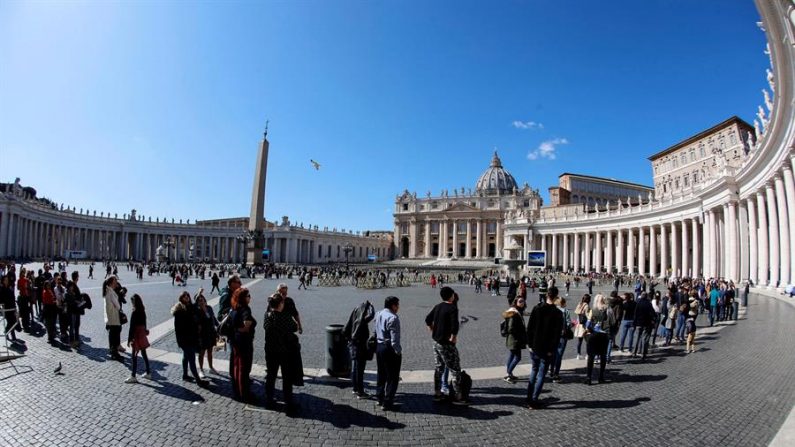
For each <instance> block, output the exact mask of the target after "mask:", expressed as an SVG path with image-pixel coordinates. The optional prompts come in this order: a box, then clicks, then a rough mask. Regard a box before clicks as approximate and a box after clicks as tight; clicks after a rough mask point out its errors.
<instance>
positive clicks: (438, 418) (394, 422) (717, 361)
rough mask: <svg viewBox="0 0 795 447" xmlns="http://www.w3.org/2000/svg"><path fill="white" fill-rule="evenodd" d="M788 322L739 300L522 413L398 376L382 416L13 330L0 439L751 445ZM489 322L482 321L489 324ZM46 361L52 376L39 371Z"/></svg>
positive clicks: (777, 405)
mask: <svg viewBox="0 0 795 447" xmlns="http://www.w3.org/2000/svg"><path fill="white" fill-rule="evenodd" d="M161 278H162V277H161ZM261 284H262V283H261ZM265 285H266V284H263V287H264V286H265ZM84 287H86V286H84ZM146 287H151V288H152V290H153V291H154V290H155V289H160V288H162V287H160V286H159V285H150V286H141V290H144V289H145V288H146ZM168 287H169V288H170V287H171V286H170V284H168ZM270 288H271V287H270V286H268V290H270ZM165 295H169V296H170V295H173V293H164V296H163V297H162V298H160V297H156V296H155V294H154V293H152V294H150V300H149V301H151V302H152V304H151V305H150V307H149V308H150V309H153V310H154V309H155V308H158V306H161V305H163V306H165V307H168V305H170V304H169V303H170V302H173V300H172V301H168V300H167V297H166V296H165ZM318 296H321V295H320V294H318ZM484 298H485V297H484ZM488 298H490V297H488ZM488 298H486V299H488ZM161 299H162V301H163V302H162V303H160V302H159V301H155V300H161ZM319 299H320V298H319ZM350 299H351V300H352V302H356V301H357V300H359V297H356V296H353V297H351V298H350ZM463 299H465V298H463V297H462V300H463ZM149 301H147V303H148V304H149ZM95 302H97V300H96V299H95ZM429 304H430V303H429ZM469 304H470V303H468V302H465V303H464V307H467V306H468V305H469ZM346 307H347V306H346ZM499 307H502V306H501V305H500V306H499ZM99 308H100V309H101V307H99ZM95 309H96V308H95ZM347 312H348V310H346V311H345V312H344V313H347ZM402 312H406V309H405V308H403V309H402ZM465 313H468V312H465ZM99 314H100V315H101V312H100V313H99ZM406 314H408V312H406ZM473 315H474V313H473ZM100 318H101V317H100ZM794 318H795V308H793V307H792V306H789V305H787V304H785V303H781V302H779V301H777V300H772V299H768V298H762V297H757V296H752V297H751V300H750V305H749V308H748V312H747V314H746V317H745V318H744V319H743V320H741V321H740V322H739V324H737V325H733V326H728V327H725V328H723V329H722V330H721V331H719V332H718V333H717V334H715V335H710V336H704V337H702V339H700V340H699V342H700V344H699V345H698V347H699V350H698V352H696V353H695V354H690V355H685V354H683V352H682V349H681V348H679V347H676V348H673V349H671V350H658V351H656V352H655V353H654V354H653V355H652V357H651V360H650V361H649V362H648V363H645V364H640V363H637V362H635V361H634V360H623V359H622V360H617V361H616V363H615V364H614V365H610V366H608V378H609V379H610V382H609V383H607V384H604V385H594V386H586V385H583V384H581V383H579V382H580V381H581V379H582V377H583V369H584V362H582V366H581V367H579V368H577V369H575V370H568V371H564V372H563V374H562V376H563V378H564V380H565V381H566V383H563V384H548V385H545V390H546V391H545V393H544V394H543V399H544V400H545V402H546V403H547V404H548V407H547V408H546V409H544V410H534V411H530V410H526V409H525V408H524V407H523V405H522V404H523V402H524V399H525V395H526V382H520V383H518V384H516V385H510V384H507V383H505V382H502V381H500V380H484V381H476V382H475V384H474V389H473V392H472V405H471V406H470V407H468V408H460V407H451V406H448V405H439V404H434V403H432V401H431V393H432V389H431V388H432V386H431V385H430V384H402V385H401V386H400V388H399V390H398V397H397V400H398V401H399V402H400V403H402V407H401V408H400V411H398V412H384V411H382V410H379V409H377V408H376V404H375V402H374V401H359V400H356V399H353V398H352V397H351V394H350V390H349V389H348V388H347V384H345V383H344V382H327V381H323V382H321V381H312V380H310V381H308V382H307V385H306V386H305V387H303V388H300V389H298V395H297V400H298V402H299V405H300V410H299V412H298V413H297V414H296V415H292V416H287V415H285V414H284V413H283V412H280V411H266V410H264V409H262V408H261V407H256V406H255V407H244V406H243V405H242V404H240V403H237V402H235V401H233V400H232V399H230V398H229V396H230V395H231V391H230V388H229V383H228V381H227V379H226V378H224V377H215V378H213V380H212V385H211V387H210V388H209V389H201V388H198V387H197V386H196V385H194V384H192V383H185V382H182V380H181V368H180V367H179V366H176V365H171V364H166V363H161V362H153V368H154V371H155V378H154V379H155V380H152V381H144V380H141V382H142V383H141V384H139V385H127V384H124V383H123V380H124V379H125V378H126V377H127V376H128V375H129V369H128V368H129V359H128V360H127V361H126V362H125V364H124V365H122V364H121V363H118V362H113V361H107V360H106V358H107V351H106V349H105V348H106V344H107V339H106V337H103V336H102V334H101V333H94V332H93V329H92V330H91V331H90V334H91V335H90V337H92V340H91V341H90V342H88V343H87V346H86V347H83V348H81V349H80V352H79V353H75V352H68V351H62V350H60V349H58V348H53V347H51V346H49V345H47V344H46V343H45V342H44V339H43V338H41V337H33V336H30V335H28V334H23V335H24V337H22V338H24V339H25V341H26V343H27V348H28V350H27V354H28V355H27V356H26V357H25V358H23V359H22V360H20V361H18V362H17V365H19V367H20V372H21V374H18V375H15V374H13V371H11V370H9V369H8V368H5V369H2V370H0V401H2V402H3V406H2V407H1V408H0V420H2V421H3V424H2V428H0V445H3V446H6V445H8V446H50V445H52V446H94V445H102V446H116V445H119V446H121V445H125V446H126V445H136V446H162V445H168V446H173V447H176V446H183V445H184V446H188V445H219V444H222V445H301V446H307V445H308V446H313V445H317V446H325V445H347V446H350V445H404V446H417V445H428V446H431V445H433V446H447V445H451V446H452V445H456V446H458V445H528V444H530V445H566V446H580V445H582V446H602V445H604V446H616V445H635V444H637V445H660V446H666V447H667V446H671V445H688V446H733V445H736V446H764V445H767V444H768V443H769V442H770V440H771V439H772V438H773V436H774V435H775V433H776V432H777V430H778V429H779V427H780V426H781V424H782V422H783V420H784V418H785V417H786V416H787V414H788V413H789V411H790V410H791V409H792V408H793V404H794V403H795V387H792V383H793V382H794V381H795V369H793V368H792V359H793V358H795V345H793V344H792V342H791V338H792V330H791V322H792V321H793V319H794ZM163 321H165V320H163ZM92 324H93V326H94V327H97V326H101V323H100V324H97V323H96V322H95V321H94V322H93V323H92ZM467 324H469V323H467ZM89 326H91V325H89ZM493 326H494V324H493V322H492V323H491V324H488V325H484V327H483V328H485V329H484V330H487V331H488V332H487V333H488V334H491V332H492V331H493V328H492V327H493ZM404 327H405V326H404ZM473 327H475V326H474V325H473V326H470V327H469V328H467V330H471V328H473ZM412 330H419V329H417V328H414V329H412ZM422 331H425V329H424V328H423V329H422ZM471 331H472V332H473V333H474V332H475V331H474V330H471ZM421 334H422V337H419V336H418V337H417V338H418V339H425V338H427V337H425V335H426V334H427V333H426V332H421ZM488 337H489V338H490V337H491V335H488ZM476 338H477V337H475V336H474V335H473V336H472V339H476ZM482 338H486V336H483V337H482ZM305 344H306V342H305ZM484 349H485V348H484ZM492 350H494V351H495V352H496V353H495V356H494V359H496V360H498V363H489V364H488V366H493V365H494V364H499V363H501V362H502V360H503V354H504V353H503V352H502V350H501V349H497V348H493V347H492ZM462 351H463V349H462ZM569 352H570V353H571V352H573V351H572V348H571V347H570V348H569ZM471 355H472V356H473V357H474V355H473V354H471ZM463 356H464V358H467V357H466V354H463ZM305 358H307V357H306V355H305ZM486 361H489V362H492V361H493V360H492V359H491V358H489V359H486V360H484V364H485V362H486ZM524 361H526V359H525V360H524ZM58 362H61V363H62V364H63V375H55V374H54V373H53V369H54V368H55V367H56V366H57V364H58ZM417 365H418V366H421V367H422V368H423V369H427V368H429V367H428V366H427V363H426V362H422V363H419V362H418V363H417ZM0 366H5V365H0ZM369 366H370V367H372V366H374V365H372V364H371V365H369ZM256 379H257V381H256V383H255V384H254V387H253V389H254V391H255V393H257V395H258V396H260V397H261V396H262V383H261V378H256ZM279 386H280V385H279V384H277V388H278V387H279Z"/></svg>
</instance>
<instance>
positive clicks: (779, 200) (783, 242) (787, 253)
mask: <svg viewBox="0 0 795 447" xmlns="http://www.w3.org/2000/svg"><path fill="white" fill-rule="evenodd" d="M773 182H774V183H775V188H776V189H775V191H776V204H777V205H778V237H779V246H778V247H779V253H781V272H780V273H779V278H780V279H781V284H780V286H781V287H785V286H786V285H787V284H790V283H791V282H792V281H790V272H791V266H790V264H791V263H790V258H792V254H793V252H792V251H791V250H790V249H791V248H792V246H791V245H790V240H789V222H788V220H789V214H788V212H787V195H786V193H785V192H784V179H783V178H782V177H781V175H778V174H777V175H775V176H774V177H773Z"/></svg>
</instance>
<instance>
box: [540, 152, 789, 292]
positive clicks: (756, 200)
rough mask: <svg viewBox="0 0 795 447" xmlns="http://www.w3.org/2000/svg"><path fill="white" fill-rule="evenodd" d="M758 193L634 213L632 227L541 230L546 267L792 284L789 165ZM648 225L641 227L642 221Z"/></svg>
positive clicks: (625, 223) (753, 192)
mask: <svg viewBox="0 0 795 447" xmlns="http://www.w3.org/2000/svg"><path fill="white" fill-rule="evenodd" d="M793 163H795V156H791V158H790V162H789V163H785V164H784V165H783V166H782V167H781V169H779V170H777V171H776V172H775V173H774V175H773V176H772V177H771V178H770V179H769V181H767V182H766V183H765V184H764V186H763V187H762V188H760V189H759V190H757V191H750V192H748V193H744V194H743V196H737V195H729V196H728V197H727V198H725V200H721V201H719V202H718V203H716V204H709V205H705V204H701V206H700V209H698V210H686V209H685V210H676V213H675V214H679V215H680V216H678V217H676V218H670V217H668V216H665V215H661V216H643V215H640V216H638V215H636V216H634V218H635V221H634V222H620V223H616V224H613V225H604V226H593V223H591V222H589V224H591V226H586V225H583V226H582V227H580V228H577V229H575V230H558V231H556V230H554V229H553V228H544V229H542V230H541V238H542V241H541V246H542V247H548V248H547V257H548V262H547V264H548V266H549V267H550V268H553V269H557V270H563V271H574V272H624V273H630V274H639V275H644V276H651V277H664V276H672V277H698V276H704V277H707V278H709V277H722V278H728V279H731V280H734V281H742V280H750V281H752V282H753V283H754V284H758V285H765V286H771V287H783V286H785V285H787V284H792V283H793V281H795V262H793V261H792V259H791V258H792V254H793V253H795V177H794V176H793V171H792V164H793ZM649 220H652V222H650V223H647V221H649Z"/></svg>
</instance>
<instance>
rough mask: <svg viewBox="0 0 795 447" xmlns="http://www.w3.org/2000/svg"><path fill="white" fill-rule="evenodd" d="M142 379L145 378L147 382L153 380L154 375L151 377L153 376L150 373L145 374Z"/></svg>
mask: <svg viewBox="0 0 795 447" xmlns="http://www.w3.org/2000/svg"><path fill="white" fill-rule="evenodd" d="M141 377H143V378H144V379H146V380H152V375H151V374H149V373H146V374H144V375H143V376H141Z"/></svg>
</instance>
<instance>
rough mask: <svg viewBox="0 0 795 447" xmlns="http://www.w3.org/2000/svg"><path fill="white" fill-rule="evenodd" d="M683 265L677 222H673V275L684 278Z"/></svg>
mask: <svg viewBox="0 0 795 447" xmlns="http://www.w3.org/2000/svg"><path fill="white" fill-rule="evenodd" d="M681 268H682V264H680V263H679V231H677V228H676V222H675V221H674V222H671V275H672V276H675V277H681V276H682V271H681Z"/></svg>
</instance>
